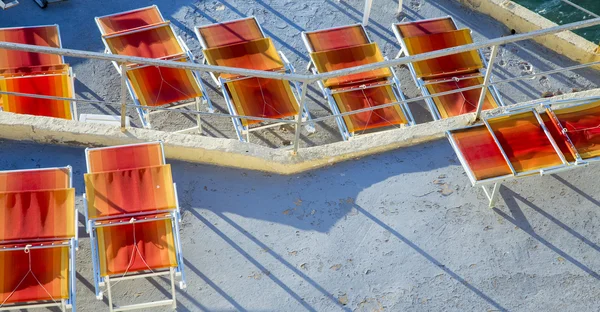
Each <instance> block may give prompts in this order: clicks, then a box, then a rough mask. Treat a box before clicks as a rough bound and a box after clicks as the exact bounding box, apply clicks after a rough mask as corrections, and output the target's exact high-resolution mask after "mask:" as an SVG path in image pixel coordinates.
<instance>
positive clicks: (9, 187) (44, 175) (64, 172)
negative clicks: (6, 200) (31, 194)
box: [0, 168, 71, 192]
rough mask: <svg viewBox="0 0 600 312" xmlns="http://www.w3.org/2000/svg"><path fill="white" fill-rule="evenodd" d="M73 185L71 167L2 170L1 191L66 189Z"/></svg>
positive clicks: (0, 175)
mask: <svg viewBox="0 0 600 312" xmlns="http://www.w3.org/2000/svg"><path fill="white" fill-rule="evenodd" d="M70 187H71V170H70V169H69V168H49V169H32V170H13V171H0V192H22V191H40V190H53V189H65V188H70Z"/></svg>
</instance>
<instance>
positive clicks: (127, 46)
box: [104, 22, 184, 58]
mask: <svg viewBox="0 0 600 312" xmlns="http://www.w3.org/2000/svg"><path fill="white" fill-rule="evenodd" d="M104 39H105V40H106V43H107V45H108V47H109V48H110V50H111V52H112V53H113V54H118V55H128V56H139V57H146V58H165V57H168V56H173V55H183V54H184V51H183V49H182V48H181V46H180V45H179V42H178V41H177V37H175V34H174V33H173V29H171V26H170V24H169V22H163V23H159V24H155V25H148V26H147V27H145V28H143V29H140V30H137V31H135V32H132V33H124V34H118V35H114V36H109V37H107V36H104Z"/></svg>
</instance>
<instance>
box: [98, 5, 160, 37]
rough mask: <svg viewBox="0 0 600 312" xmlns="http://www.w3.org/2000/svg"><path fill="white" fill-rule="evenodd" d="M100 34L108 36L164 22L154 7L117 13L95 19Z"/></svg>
mask: <svg viewBox="0 0 600 312" xmlns="http://www.w3.org/2000/svg"><path fill="white" fill-rule="evenodd" d="M97 21H98V25H100V31H102V34H110V33H114V32H119V31H123V30H128V29H132V28H138V27H142V26H146V25H151V24H156V23H161V22H164V20H163V18H162V17H161V16H160V12H159V11H158V8H157V7H155V6H151V7H147V8H143V9H139V10H135V11H132V12H123V13H117V14H114V15H109V16H104V17H101V18H98V19H97Z"/></svg>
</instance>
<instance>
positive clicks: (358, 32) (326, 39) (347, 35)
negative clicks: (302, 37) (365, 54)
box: [306, 25, 369, 52]
mask: <svg viewBox="0 0 600 312" xmlns="http://www.w3.org/2000/svg"><path fill="white" fill-rule="evenodd" d="M306 38H307V39H308V42H309V43H310V46H311V47H312V49H313V52H321V51H328V50H336V49H342V48H349V47H352V46H357V45H363V44H368V43H369V37H367V34H366V33H365V31H364V28H363V27H362V25H351V26H345V27H339V28H333V29H325V30H319V31H312V32H307V33H306Z"/></svg>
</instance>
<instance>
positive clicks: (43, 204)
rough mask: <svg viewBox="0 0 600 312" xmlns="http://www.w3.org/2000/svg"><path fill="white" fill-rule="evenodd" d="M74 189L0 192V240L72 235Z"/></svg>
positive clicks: (73, 230) (23, 239)
mask: <svg viewBox="0 0 600 312" xmlns="http://www.w3.org/2000/svg"><path fill="white" fill-rule="evenodd" d="M74 225H75V189H73V188H70V189H55V190H44V191H27V192H10V193H0V242H9V241H29V240H51V239H57V238H67V237H74V236H75V229H74Z"/></svg>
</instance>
